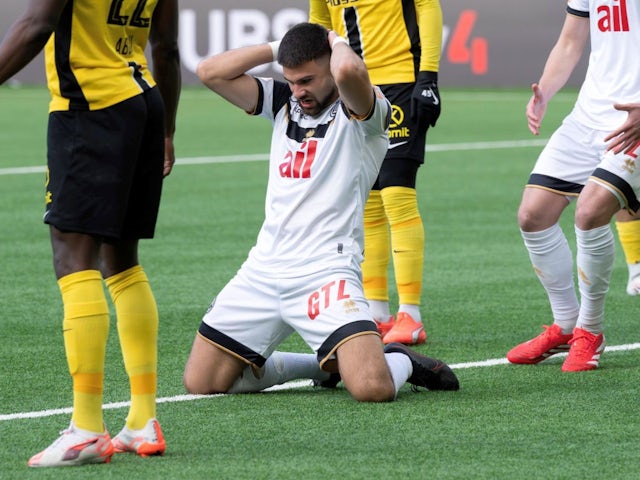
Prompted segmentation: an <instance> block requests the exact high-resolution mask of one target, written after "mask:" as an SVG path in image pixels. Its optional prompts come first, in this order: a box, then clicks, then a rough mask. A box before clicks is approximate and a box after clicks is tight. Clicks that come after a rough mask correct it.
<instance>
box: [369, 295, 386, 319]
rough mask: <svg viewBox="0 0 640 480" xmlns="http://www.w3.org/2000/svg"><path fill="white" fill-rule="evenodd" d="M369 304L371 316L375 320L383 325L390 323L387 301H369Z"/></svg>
mask: <svg viewBox="0 0 640 480" xmlns="http://www.w3.org/2000/svg"><path fill="white" fill-rule="evenodd" d="M368 302H369V310H370V311H371V315H373V319H374V320H376V321H378V322H381V323H385V322H388V321H389V317H391V312H390V311H389V302H387V301H386V300H368Z"/></svg>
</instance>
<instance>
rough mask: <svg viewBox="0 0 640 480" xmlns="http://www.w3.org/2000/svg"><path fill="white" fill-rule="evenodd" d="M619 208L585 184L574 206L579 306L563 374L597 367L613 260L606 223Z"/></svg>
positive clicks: (604, 192) (604, 193)
mask: <svg viewBox="0 0 640 480" xmlns="http://www.w3.org/2000/svg"><path fill="white" fill-rule="evenodd" d="M619 209H620V202H619V201H618V199H617V198H616V197H615V196H614V195H613V194H612V193H611V192H610V191H609V190H608V189H606V188H604V187H603V186H601V185H599V184H597V183H595V182H588V183H587V184H586V186H585V188H584V190H583V191H582V193H581V194H580V198H579V199H578V204H577V205H576V220H575V221H576V227H575V229H576V242H577V256H576V263H577V268H578V285H579V288H580V297H581V305H580V315H579V317H578V321H577V324H576V328H575V329H574V331H573V339H572V341H571V342H572V343H571V349H570V350H569V355H568V356H567V358H566V359H565V361H564V363H563V365H562V370H563V371H565V372H576V371H583V370H592V369H594V368H597V367H598V365H599V361H600V355H601V353H602V351H603V350H604V334H603V331H604V303H605V296H606V294H607V292H608V290H609V281H610V279H611V272H612V271H613V262H614V259H615V243H614V237H613V233H612V231H611V227H610V224H609V222H610V221H611V218H612V217H613V216H614V215H615V213H616V212H617V211H618V210H619Z"/></svg>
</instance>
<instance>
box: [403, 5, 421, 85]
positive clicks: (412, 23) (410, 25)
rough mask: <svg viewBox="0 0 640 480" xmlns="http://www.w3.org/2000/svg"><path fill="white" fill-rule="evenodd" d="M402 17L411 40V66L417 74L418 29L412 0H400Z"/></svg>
mask: <svg viewBox="0 0 640 480" xmlns="http://www.w3.org/2000/svg"><path fill="white" fill-rule="evenodd" d="M402 17H403V18H404V25H405V28H406V29H407V35H409V41H410V42H411V48H410V52H411V55H413V68H414V70H415V72H416V75H417V74H418V70H419V69H420V31H419V29H418V17H417V16H416V6H415V3H414V1H413V0H402Z"/></svg>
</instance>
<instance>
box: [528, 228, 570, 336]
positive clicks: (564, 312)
mask: <svg viewBox="0 0 640 480" xmlns="http://www.w3.org/2000/svg"><path fill="white" fill-rule="evenodd" d="M520 233H521V234H522V238H523V240H524V245H525V247H527V250H528V251H529V258H530V259H531V263H532V265H533V268H534V271H535V272H536V274H537V275H538V279H539V280H540V282H541V283H542V286H543V287H544V289H545V290H546V292H547V296H548V297H549V304H550V305H551V312H552V314H553V321H554V323H556V324H557V325H558V326H559V327H560V328H561V329H562V332H563V333H571V332H572V331H573V328H574V327H575V324H576V321H577V319H578V312H579V310H580V304H579V302H578V296H577V294H576V290H575V284H574V280H573V254H572V253H571V249H570V248H569V244H568V242H567V238H566V237H565V235H564V232H563V231H562V229H561V228H560V226H559V225H558V224H557V223H556V224H555V225H553V226H552V227H549V228H547V229H546V230H542V231H540V232H524V231H522V230H520Z"/></svg>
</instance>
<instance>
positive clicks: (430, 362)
mask: <svg viewBox="0 0 640 480" xmlns="http://www.w3.org/2000/svg"><path fill="white" fill-rule="evenodd" d="M384 352H385V353H393V352H399V353H404V354H405V355H406V356H407V357H409V360H411V365H412V366H413V373H412V374H411V376H410V377H409V379H408V380H407V381H408V382H409V383H410V384H412V385H414V386H416V387H424V388H426V389H428V390H458V389H460V382H459V381H458V377H456V374H455V373H453V370H451V368H449V366H448V365H447V364H446V363H444V362H443V361H441V360H437V359H435V358H431V357H427V356H426V355H422V354H420V353H418V352H416V351H414V350H411V349H410V348H409V347H407V346H406V345H403V344H402V343H390V344H389V345H386V346H385V347H384Z"/></svg>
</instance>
